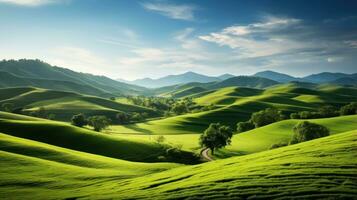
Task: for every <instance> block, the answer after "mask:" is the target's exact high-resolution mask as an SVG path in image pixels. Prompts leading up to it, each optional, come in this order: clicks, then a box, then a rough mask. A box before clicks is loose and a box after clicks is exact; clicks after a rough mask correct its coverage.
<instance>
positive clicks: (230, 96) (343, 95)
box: [114, 83, 357, 134]
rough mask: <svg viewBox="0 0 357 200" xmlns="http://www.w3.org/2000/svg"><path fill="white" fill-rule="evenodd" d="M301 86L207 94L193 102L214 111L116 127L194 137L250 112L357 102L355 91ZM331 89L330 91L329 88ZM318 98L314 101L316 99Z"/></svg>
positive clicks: (244, 89) (132, 131)
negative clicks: (214, 107)
mask: <svg viewBox="0 0 357 200" xmlns="http://www.w3.org/2000/svg"><path fill="white" fill-rule="evenodd" d="M300 86H301V83H289V84H282V85H279V86H274V87H272V88H269V89H267V90H265V91H263V90H258V89H252V88H239V87H228V88H222V89H219V90H215V91H210V92H208V93H206V92H203V93H206V95H203V96H200V95H198V96H199V97H198V98H196V99H195V101H196V102H197V103H198V104H200V105H207V104H216V106H217V109H214V110H210V111H205V112H200V113H194V114H185V115H180V116H175V117H170V118H166V119H161V120H154V121H150V122H146V123H138V124H135V125H128V126H117V127H114V129H115V130H116V131H117V132H121V133H146V134H147V133H150V134H194V133H200V132H202V131H204V130H205V129H206V128H207V126H208V125H209V124H210V123H214V122H221V123H223V124H226V125H230V126H232V128H235V125H236V124H237V122H239V121H246V120H248V119H249V117H250V115H251V113H253V112H256V111H259V110H262V109H265V108H268V107H276V108H278V109H280V110H282V111H283V112H285V113H286V114H289V113H291V112H297V111H302V110H316V109H317V108H318V107H319V106H321V105H325V104H331V105H336V106H341V105H343V104H346V103H349V102H353V101H357V95H355V94H356V88H344V87H338V90H339V91H343V92H336V89H334V90H332V89H331V88H332V87H331V86H329V87H327V88H326V87H325V88H324V89H321V90H311V89H307V88H301V87H300ZM328 88H330V89H328ZM316 99H317V100H316Z"/></svg>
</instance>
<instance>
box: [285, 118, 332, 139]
mask: <svg viewBox="0 0 357 200" xmlns="http://www.w3.org/2000/svg"><path fill="white" fill-rule="evenodd" d="M293 131H294V134H293V136H292V138H291V140H290V144H296V143H300V142H305V141H309V140H313V139H316V138H320V137H325V136H328V135H329V130H328V129H327V128H326V127H324V126H322V125H319V124H315V123H311V122H308V121H302V122H299V123H298V124H297V125H295V126H294V128H293Z"/></svg>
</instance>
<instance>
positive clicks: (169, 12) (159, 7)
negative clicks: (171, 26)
mask: <svg viewBox="0 0 357 200" xmlns="http://www.w3.org/2000/svg"><path fill="white" fill-rule="evenodd" d="M141 5H142V6H143V7H144V8H145V9H146V10H149V11H153V12H157V13H159V14H161V15H164V16H166V17H169V18H172V19H179V20H194V19H195V16H194V11H195V10H196V6H194V5H188V4H171V3H163V2H155V3H149V2H147V3H142V4H141Z"/></svg>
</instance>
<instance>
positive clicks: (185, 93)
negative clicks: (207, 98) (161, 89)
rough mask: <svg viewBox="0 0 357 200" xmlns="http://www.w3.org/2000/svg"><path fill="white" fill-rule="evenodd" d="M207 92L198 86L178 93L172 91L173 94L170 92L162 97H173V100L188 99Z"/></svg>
mask: <svg viewBox="0 0 357 200" xmlns="http://www.w3.org/2000/svg"><path fill="white" fill-rule="evenodd" d="M204 91H206V89H204V88H202V87H197V86H193V87H188V88H184V89H181V90H177V91H172V92H168V93H165V94H162V95H160V96H163V97H172V98H184V97H188V96H191V95H194V94H197V93H201V92H204Z"/></svg>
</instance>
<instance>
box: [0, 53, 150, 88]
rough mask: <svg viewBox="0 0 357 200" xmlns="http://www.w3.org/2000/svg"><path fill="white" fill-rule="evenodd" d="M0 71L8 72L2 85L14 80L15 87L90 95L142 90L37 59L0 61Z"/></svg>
mask: <svg viewBox="0 0 357 200" xmlns="http://www.w3.org/2000/svg"><path fill="white" fill-rule="evenodd" d="M0 71H2V72H7V73H8V74H10V75H9V78H7V77H4V78H3V79H1V80H0V85H1V86H2V87H8V86H13V85H14V84H15V83H16V86H34V87H42V88H46V89H56V90H58V89H59V90H67V91H72V92H79V93H83V94H94V95H103V94H115V95H119V94H138V93H141V92H144V91H145V90H146V88H144V87H139V86H136V85H131V84H127V83H122V82H118V81H115V80H112V79H110V78H108V77H105V76H96V75H92V74H87V73H80V72H75V71H72V70H69V69H66V68H61V67H56V66H51V65H49V64H47V63H45V62H42V61H40V60H28V59H21V60H7V61H6V60H5V61H0ZM3 76H4V74H3ZM10 78H11V79H15V78H18V79H24V80H27V81H15V82H13V83H10V82H11V80H9V79H10ZM64 83H65V84H64ZM64 85H66V86H64ZM69 85H71V86H69ZM74 85H75V86H74ZM81 88H88V90H90V91H89V92H88V91H87V89H81Z"/></svg>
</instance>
